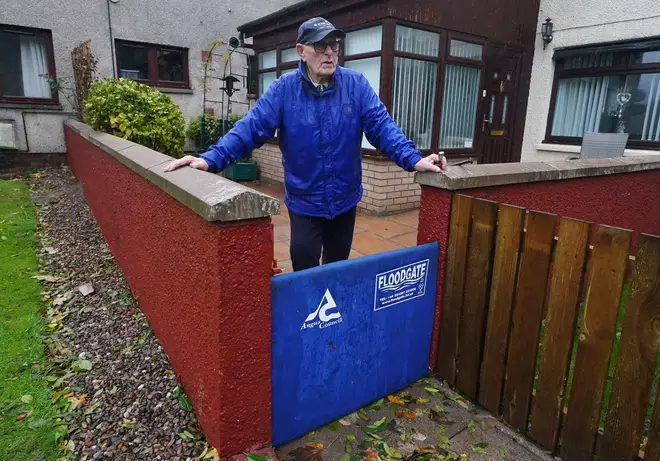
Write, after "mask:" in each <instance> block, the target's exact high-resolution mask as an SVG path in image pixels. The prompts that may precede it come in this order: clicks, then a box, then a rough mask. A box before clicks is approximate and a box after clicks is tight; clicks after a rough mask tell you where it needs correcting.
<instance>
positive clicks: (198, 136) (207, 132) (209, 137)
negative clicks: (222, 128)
mask: <svg viewBox="0 0 660 461" xmlns="http://www.w3.org/2000/svg"><path fill="white" fill-rule="evenodd" d="M202 119H203V120H204V138H202ZM217 132H218V119H217V118H215V117H214V116H213V115H203V116H202V115H200V116H199V117H197V118H194V119H192V120H191V121H190V123H189V124H188V129H187V130H186V136H187V137H188V139H190V140H191V141H192V142H194V143H195V145H197V146H200V147H202V146H204V147H208V146H209V145H211V144H215V143H216V142H217V141H218V133H217Z"/></svg>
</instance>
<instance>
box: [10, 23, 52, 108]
mask: <svg viewBox="0 0 660 461" xmlns="http://www.w3.org/2000/svg"><path fill="white" fill-rule="evenodd" d="M53 62H54V61H53V52H52V40H51V35H50V32H48V31H43V30H35V29H24V28H18V27H9V26H2V25H0V101H4V102H41V103H55V102H57V94H56V92H53V91H51V87H50V84H49V81H48V75H51V76H53V77H54V76H55V68H54V64H53Z"/></svg>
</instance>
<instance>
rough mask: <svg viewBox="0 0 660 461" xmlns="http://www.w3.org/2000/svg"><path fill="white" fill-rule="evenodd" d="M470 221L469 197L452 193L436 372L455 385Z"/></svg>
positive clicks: (470, 199)
mask: <svg viewBox="0 0 660 461" xmlns="http://www.w3.org/2000/svg"><path fill="white" fill-rule="evenodd" d="M471 221H472V198H471V197H467V196H465V195H454V197H453V199H452V204H451V219H450V227H449V243H448V246H447V265H446V269H445V283H444V299H443V302H442V314H441V316H440V338H439V344H438V359H437V362H436V370H437V373H438V375H439V376H440V377H441V378H443V379H444V380H446V381H447V382H448V383H450V384H454V382H455V380H456V359H457V357H458V339H459V328H460V321H461V308H462V306H463V287H464V283H465V267H466V264H467V249H468V240H469V236H470V224H471Z"/></svg>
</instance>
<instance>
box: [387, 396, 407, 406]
mask: <svg viewBox="0 0 660 461" xmlns="http://www.w3.org/2000/svg"><path fill="white" fill-rule="evenodd" d="M387 400H389V401H390V402H392V403H393V404H395V405H401V406H404V405H405V403H404V402H403V400H401V398H400V397H397V396H396V395H388V396H387Z"/></svg>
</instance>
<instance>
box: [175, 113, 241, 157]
mask: <svg viewBox="0 0 660 461" xmlns="http://www.w3.org/2000/svg"><path fill="white" fill-rule="evenodd" d="M242 118H243V115H241V114H229V117H227V119H226V120H223V119H218V118H216V117H214V116H213V115H208V114H205V115H200V116H199V117H197V118H194V119H192V120H191V121H190V123H189V124H188V129H187V130H186V136H187V137H188V139H190V140H191V141H192V142H194V143H195V145H196V146H197V148H198V149H199V150H202V151H205V150H207V149H208V147H209V146H211V145H213V144H215V143H217V142H218V140H219V139H220V138H221V137H222V136H224V135H225V134H226V133H228V132H229V130H231V129H232V128H233V127H234V125H236V122H238V121H239V120H240V119H242ZM202 120H204V137H202Z"/></svg>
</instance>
